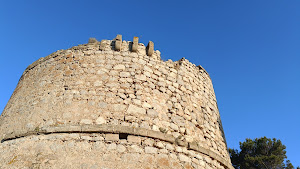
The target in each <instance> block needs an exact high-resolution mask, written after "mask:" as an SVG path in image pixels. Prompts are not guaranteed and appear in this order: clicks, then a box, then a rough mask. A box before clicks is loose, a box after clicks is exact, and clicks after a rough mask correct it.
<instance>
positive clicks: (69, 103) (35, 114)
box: [0, 40, 230, 168]
mask: <svg viewBox="0 0 300 169" xmlns="http://www.w3.org/2000/svg"><path fill="white" fill-rule="evenodd" d="M119 42H120V41H119ZM113 44H114V43H112V41H110V40H102V41H101V43H100V44H99V43H98V42H96V41H91V42H90V43H89V44H85V45H79V46H75V47H73V48H70V49H68V50H59V51H57V52H54V53H53V54H51V55H49V56H47V57H45V58H41V59H39V60H38V61H36V62H34V63H33V64H31V65H30V66H29V67H28V68H27V69H26V70H25V72H24V73H23V75H22V77H21V79H20V81H19V83H18V85H17V87H16V89H15V91H14V93H13V95H12V97H11V99H10V100H9V102H8V103H7V106H6V108H5V109H4V111H3V113H2V115H1V118H0V133H1V134H0V138H1V140H2V139H4V138H13V137H14V136H16V135H22V133H27V132H28V131H36V132H37V131H39V130H40V129H42V128H43V127H47V126H50V127H55V126H69V125H78V124H79V125H80V124H82V125H96V124H97V125H98V124H107V125H120V126H131V127H133V128H136V129H138V128H145V129H148V130H154V131H159V132H161V133H162V134H169V135H171V136H172V137H174V138H177V140H176V142H177V143H178V144H179V145H180V144H183V143H186V142H196V143H197V144H199V145H201V147H204V148H205V149H207V150H210V151H211V152H213V153H215V154H217V155H218V156H220V157H222V158H224V160H225V161H227V162H229V163H230V159H229V155H228V152H227V148H226V142H225V137H224V133H223V129H222V124H221V120H220V116H219V112H218V108H217V102H216V98H215V94H214V90H213V86H212V82H211V79H210V77H209V75H208V74H207V72H206V71H205V70H204V69H203V68H202V67H201V66H200V67H197V66H196V65H194V64H192V63H190V62H189V61H188V60H186V59H181V60H179V61H176V62H173V61H171V60H169V61H166V62H164V61H162V60H161V59H160V52H159V51H154V50H153V51H152V52H153V53H152V54H151V55H149V51H148V55H149V56H148V55H147V52H146V47H145V45H143V44H138V45H137V49H136V52H131V51H130V50H131V49H130V47H129V46H130V45H129V44H130V42H126V41H121V42H120V44H119V46H120V49H117V50H115V48H114V46H113ZM150 46H151V45H150ZM78 130H80V128H79V129H78ZM75 135H76V134H75ZM48 136H49V138H52V140H51V139H49V140H48V141H47V142H44V141H41V142H43V143H41V144H46V146H45V147H46V150H43V152H44V153H46V154H47V151H49V152H52V151H58V152H64V151H63V150H66V153H65V155H66V156H69V155H70V154H68V153H69V152H71V150H70V149H68V146H69V145H70V146H71V147H72V145H74V144H77V143H75V142H74V140H73V141H72V139H75V138H72V139H70V140H68V141H65V142H66V143H68V144H65V143H60V142H61V141H62V138H63V137H60V136H59V135H57V134H55V135H48ZM48 136H47V139H48ZM40 137H42V136H30V137H29V136H28V137H24V138H19V139H15V140H11V141H5V142H3V143H1V144H0V146H2V147H4V145H6V147H5V148H4V149H0V151H2V156H1V157H0V161H1V162H0V165H4V166H6V165H8V163H10V162H11V164H12V165H13V166H14V164H16V166H20V165H21V161H23V162H24V165H26V166H30V167H33V166H32V165H35V164H33V162H32V164H31V163H30V162H28V160H29V158H31V156H32V158H33V157H34V158H33V159H35V160H36V162H35V163H38V164H39V165H41V166H43V165H45V166H46V163H47V165H48V163H50V164H52V165H53V166H54V168H55V166H57V165H58V164H56V162H54V161H55V160H54V161H53V162H51V159H57V160H58V161H59V160H60V159H58V157H59V155H58V154H57V153H56V154H54V155H53V157H52V156H49V157H48V155H47V158H48V159H49V160H48V162H45V164H44V163H43V162H42V160H41V159H42V158H39V157H37V156H36V155H37V154H38V152H39V151H37V150H32V152H31V153H32V154H31V156H28V157H26V156H25V151H26V149H27V148H28V147H30V145H32V146H37V145H38V144H34V142H35V141H36V142H37V143H38V142H39V141H38V139H39V138H40ZM43 137H44V136H43ZM80 137H81V138H82V139H83V137H82V135H81V136H80ZM80 137H79V136H78V138H80ZM85 137H90V136H85ZM136 137H137V136H136ZM68 138H69V136H68ZM138 138H139V137H138ZM138 138H134V136H132V137H129V136H128V138H127V139H128V141H126V144H127V143H128V145H123V143H119V141H120V140H119V135H114V134H112V135H109V133H107V137H104V136H103V137H102V139H101V137H94V138H93V139H94V141H90V142H88V141H83V142H82V145H81V143H80V146H83V147H81V148H80V147H79V148H78V151H80V152H81V151H83V152H86V157H87V159H86V162H84V163H83V162H82V163H80V164H79V162H77V161H76V158H77V156H76V154H80V153H79V152H76V151H77V149H76V150H74V151H75V155H74V158H72V157H71V156H70V157H68V159H67V160H70V161H72V159H73V160H74V161H75V162H77V163H78V165H77V164H76V166H78V167H77V168H80V167H94V168H95V167H97V166H98V167H100V166H101V165H100V164H99V163H96V162H93V158H94V157H90V156H89V153H88V151H91V152H92V149H89V148H87V147H90V146H93V145H97V146H99V147H102V148H104V147H105V148H104V150H106V149H108V147H110V149H111V150H112V151H113V153H108V154H106V153H102V154H101V153H100V154H99V156H100V155H101V156H102V157H103V160H104V161H105V159H106V160H107V167H108V166H109V165H108V164H111V165H112V166H114V164H112V161H109V159H115V160H116V161H118V160H119V161H122V160H128V161H126V164H128V166H130V164H129V163H130V161H133V162H134V163H136V162H137V161H136V159H140V158H143V159H152V160H153V159H155V160H157V161H156V162H157V164H164V165H166V166H170V167H174V166H180V167H188V165H189V166H195V165H196V166H202V168H206V167H208V168H209V166H215V165H216V164H214V163H215V162H213V161H209V159H208V161H209V162H210V163H211V164H207V163H206V162H205V165H208V166H206V167H205V165H204V163H203V160H202V161H199V163H198V162H194V161H193V158H192V157H191V155H189V154H187V151H188V150H186V149H185V148H182V147H180V146H174V145H172V144H166V143H165V142H159V141H158V140H153V139H152V141H151V139H150V140H149V139H145V140H142V139H138ZM63 139H67V138H63ZM76 139H77V136H76ZM76 139H75V140H76ZM84 139H85V140H86V138H84ZM170 139H172V138H170ZM20 140H23V141H24V144H23V142H22V143H21V142H20ZM51 141H52V142H51ZM106 141H109V142H110V143H108V142H106ZM112 142H114V144H112ZM8 143H9V144H8ZM13 143H15V144H13ZM48 144H49V145H48ZM106 144H107V145H106ZM108 144H109V146H108ZM119 144H122V146H118V145H119ZM7 145H8V146H7ZM26 146H28V147H26ZM123 146H124V147H123ZM141 146H142V147H141ZM146 146H148V148H147V150H146V149H145V147H146ZM17 147H19V148H20V151H17V149H18V148H17ZM39 147H42V146H39ZM47 147H48V148H47ZM86 148H87V149H86ZM79 149H81V150H79ZM23 151H24V152H23ZM146 151H147V152H146ZM170 151H172V153H171V154H169V155H168V158H170V159H174V161H173V162H172V161H169V162H166V161H165V158H166V157H158V154H159V153H166V152H170ZM185 151H186V152H185ZM22 153H23V155H22ZM81 153H82V152H81ZM118 153H123V154H124V155H122V154H118ZM126 153H128V154H126ZM136 153H138V154H136ZM181 153H183V154H182V155H180V154H181ZM14 154H19V155H16V157H14ZM49 154H51V153H49ZM96 154H97V153H96ZM142 154H144V155H143V157H141V156H142ZM62 155H63V154H61V156H62ZM183 155H184V156H183ZM198 155H199V156H200V157H204V156H205V155H204V154H198ZM95 156H97V155H95ZM185 156H187V157H188V158H189V159H190V160H188V159H187V158H186V157H185ZM41 157H44V156H42V155H41ZM78 158H79V157H78ZM95 158H96V157H95ZM17 161H19V162H20V163H19V162H17ZM46 161H47V160H46ZM215 161H216V160H215ZM15 162H16V163H15ZM61 162H62V161H61ZM103 163H105V164H106V162H103ZM182 163H187V164H188V165H185V164H182ZM17 164H18V165H17ZM27 164H28V165H27ZM144 164H145V166H146V163H144ZM138 165H142V163H136V164H135V166H133V167H132V168H140V167H139V166H138ZM203 165H204V166H203ZM64 166H65V168H69V167H66V166H67V164H66V165H64V164H63V163H61V166H60V167H58V168H63V167H64ZM150 166H151V165H150ZM216 166H217V165H216ZM25 168H26V167H25ZM28 168H29V167H28ZM111 168H113V167H111ZM194 168H195V167H194ZM200 168H201V167H200ZM211 168H214V167H211ZM217 168H220V167H217Z"/></svg>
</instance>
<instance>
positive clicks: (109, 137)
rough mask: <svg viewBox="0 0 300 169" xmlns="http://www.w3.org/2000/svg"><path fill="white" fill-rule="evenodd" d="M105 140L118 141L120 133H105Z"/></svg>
mask: <svg viewBox="0 0 300 169" xmlns="http://www.w3.org/2000/svg"><path fill="white" fill-rule="evenodd" d="M105 140H106V141H118V140H119V134H105Z"/></svg>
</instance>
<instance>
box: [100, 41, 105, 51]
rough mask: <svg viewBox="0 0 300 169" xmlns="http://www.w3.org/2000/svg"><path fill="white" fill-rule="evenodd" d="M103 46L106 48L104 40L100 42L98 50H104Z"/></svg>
mask: <svg viewBox="0 0 300 169" xmlns="http://www.w3.org/2000/svg"><path fill="white" fill-rule="evenodd" d="M105 46H106V43H105V40H102V41H101V42H100V50H105Z"/></svg>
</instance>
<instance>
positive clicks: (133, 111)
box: [127, 104, 146, 115]
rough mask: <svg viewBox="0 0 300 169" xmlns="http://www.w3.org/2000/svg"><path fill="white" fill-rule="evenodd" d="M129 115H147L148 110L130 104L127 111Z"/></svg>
mask: <svg viewBox="0 0 300 169" xmlns="http://www.w3.org/2000/svg"><path fill="white" fill-rule="evenodd" d="M127 113H128V114H132V115H139V114H146V110H145V109H143V108H141V107H137V106H135V105H133V104H130V105H129V107H128V109H127Z"/></svg>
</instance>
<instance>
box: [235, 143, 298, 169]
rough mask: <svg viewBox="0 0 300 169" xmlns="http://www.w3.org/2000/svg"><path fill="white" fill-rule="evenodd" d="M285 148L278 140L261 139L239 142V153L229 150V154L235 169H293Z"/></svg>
mask: <svg viewBox="0 0 300 169" xmlns="http://www.w3.org/2000/svg"><path fill="white" fill-rule="evenodd" d="M285 148H286V147H285V146H284V145H283V144H282V143H281V141H280V140H276V139H275V138H273V139H269V138H266V137H262V138H256V139H254V140H251V139H246V141H245V142H243V143H241V142H240V149H241V151H238V150H236V149H229V154H230V158H231V163H232V165H233V166H234V168H236V169H294V166H293V165H292V164H291V162H290V161H289V160H286V158H287V156H286V151H285ZM285 160H286V163H284V161H285ZM298 168H299V167H297V169H298Z"/></svg>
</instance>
